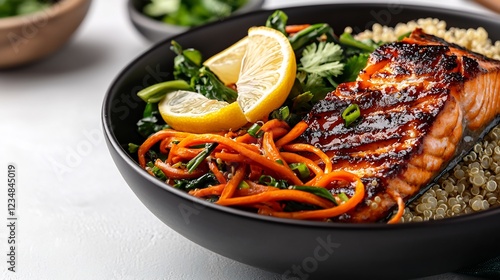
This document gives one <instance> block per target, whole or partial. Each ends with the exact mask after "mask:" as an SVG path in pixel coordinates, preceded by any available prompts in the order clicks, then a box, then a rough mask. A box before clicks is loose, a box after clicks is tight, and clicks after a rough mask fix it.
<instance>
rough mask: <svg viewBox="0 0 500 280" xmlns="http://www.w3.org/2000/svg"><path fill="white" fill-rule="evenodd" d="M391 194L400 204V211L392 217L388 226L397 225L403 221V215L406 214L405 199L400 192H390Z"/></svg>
mask: <svg viewBox="0 0 500 280" xmlns="http://www.w3.org/2000/svg"><path fill="white" fill-rule="evenodd" d="M389 194H390V195H391V196H392V197H393V198H394V199H396V202H397V204H398V211H397V212H396V214H395V215H394V216H392V217H391V219H390V220H389V221H387V223H388V224H397V223H399V221H400V220H401V217H403V214H404V213H405V207H406V206H405V202H404V201H403V198H402V197H401V195H400V194H399V193H398V192H395V191H394V192H389Z"/></svg>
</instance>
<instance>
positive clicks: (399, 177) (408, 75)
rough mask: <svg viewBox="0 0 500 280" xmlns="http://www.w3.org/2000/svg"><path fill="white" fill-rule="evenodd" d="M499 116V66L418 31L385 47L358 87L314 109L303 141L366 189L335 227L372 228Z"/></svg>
mask: <svg viewBox="0 0 500 280" xmlns="http://www.w3.org/2000/svg"><path fill="white" fill-rule="evenodd" d="M351 104H357V105H358V107H359V108H360V111H361V117H360V118H359V119H358V120H357V122H356V123H355V124H352V125H349V126H346V125H345V123H344V120H343V119H342V112H343V111H344V110H345V109H346V108H347V107H348V106H349V105H351ZM499 114H500V61H497V60H493V59H490V58H487V57H484V56H482V55H480V54H477V53H473V52H471V51H468V50H466V49H464V48H462V47H460V46H457V45H454V44H451V43H448V42H446V41H444V40H442V39H440V38H438V37H435V36H432V35H428V34H425V33H424V32H423V31H422V30H421V29H415V30H414V31H413V32H412V34H411V35H410V36H409V37H408V38H405V39H403V40H402V41H399V42H393V43H388V44H385V45H383V46H380V47H379V48H378V49H377V50H375V51H374V52H373V53H372V54H371V56H370V58H369V60H368V63H367V66H366V67H365V68H364V69H363V70H362V71H361V72H360V74H359V76H358V78H357V80H356V81H354V82H348V83H344V84H341V85H339V86H338V87H337V89H336V90H335V91H333V92H331V93H329V94H328V95H327V96H326V98H325V99H324V100H322V101H320V102H319V103H317V104H316V105H315V106H314V107H313V109H312V110H311V112H310V113H309V114H308V115H307V116H306V117H305V119H304V120H305V121H306V122H307V124H308V126H309V127H308V129H307V130H306V131H305V132H304V134H303V135H302V136H301V138H300V141H303V142H307V143H311V144H313V145H315V146H316V147H318V148H320V149H322V150H323V151H324V152H326V153H327V154H328V155H329V157H331V159H332V162H333V164H334V169H335V170H346V171H350V172H353V173H355V174H357V175H359V176H361V177H362V179H363V181H364V182H365V186H366V194H365V199H364V201H363V202H362V203H360V204H359V205H358V206H357V207H356V208H355V209H354V210H351V211H350V212H349V213H347V214H344V215H342V216H340V217H338V218H336V220H338V221H340V222H353V223H363V222H374V221H380V220H383V219H384V218H386V217H387V216H388V215H389V214H390V213H391V212H392V210H393V209H394V208H395V206H396V202H397V199H398V198H402V199H403V200H404V201H408V200H410V199H412V198H413V197H415V196H416V195H417V194H418V193H419V192H421V191H422V189H424V188H425V187H426V186H427V185H428V184H429V183H430V182H431V181H432V180H433V179H434V178H436V176H438V175H439V174H440V173H441V172H442V171H443V170H444V169H445V168H446V166H447V165H448V164H449V163H450V162H451V161H452V160H454V159H456V158H457V157H459V156H461V155H463V153H461V152H463V150H464V145H465V146H467V145H468V146H471V145H472V144H473V143H474V142H476V141H478V140H479V138H480V136H481V134H482V133H483V131H484V130H485V129H486V128H487V127H489V126H491V124H492V123H493V122H496V121H497V120H498V115H499ZM336 191H338V192H346V191H348V190H345V189H338V190H336ZM374 202H375V204H374ZM374 205H375V207H374Z"/></svg>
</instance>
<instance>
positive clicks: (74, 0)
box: [0, 0, 92, 29]
mask: <svg viewBox="0 0 500 280" xmlns="http://www.w3.org/2000/svg"><path fill="white" fill-rule="evenodd" d="M91 2H92V0H59V1H58V2H56V3H54V4H52V5H50V6H49V7H47V8H45V9H42V10H39V11H36V12H33V13H29V14H24V15H16V16H10V17H5V18H0V29H8V28H15V27H19V26H23V25H26V24H27V23H33V22H37V21H47V20H49V19H51V18H55V17H57V16H59V15H62V14H65V13H67V12H69V11H71V10H73V9H75V8H77V7H79V6H81V5H86V4H90V3H91Z"/></svg>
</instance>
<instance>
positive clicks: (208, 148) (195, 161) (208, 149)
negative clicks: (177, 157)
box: [186, 143, 219, 173]
mask: <svg viewBox="0 0 500 280" xmlns="http://www.w3.org/2000/svg"><path fill="white" fill-rule="evenodd" d="M217 145H219V143H209V144H206V145H205V149H204V150H203V151H201V152H200V153H199V154H197V155H196V156H195V157H194V158H192V159H191V160H190V161H189V162H188V163H187V165H186V168H187V169H188V172H189V173H191V172H193V171H194V170H195V169H196V168H197V167H198V165H200V164H201V163H202V162H203V161H204V160H205V159H206V158H207V157H208V156H209V155H210V154H211V153H212V152H213V151H214V150H215V147H217Z"/></svg>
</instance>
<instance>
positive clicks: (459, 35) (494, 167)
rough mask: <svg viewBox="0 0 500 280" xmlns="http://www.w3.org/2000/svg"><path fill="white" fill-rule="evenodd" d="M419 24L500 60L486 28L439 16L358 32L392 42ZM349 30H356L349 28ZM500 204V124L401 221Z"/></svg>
mask: <svg viewBox="0 0 500 280" xmlns="http://www.w3.org/2000/svg"><path fill="white" fill-rule="evenodd" d="M416 27H420V28H422V30H423V31H424V32H426V33H428V34H432V35H435V36H438V37H441V38H443V39H444V40H446V41H448V42H450V43H455V44H457V45H460V46H462V47H465V48H467V49H469V50H471V51H474V52H477V53H480V54H483V55H485V56H487V57H490V58H494V59H499V60H500V41H496V42H494V43H493V42H492V41H491V40H490V39H489V38H488V33H487V32H486V30H485V29H484V28H482V27H479V28H477V29H473V28H469V29H460V28H455V27H450V28H447V26H446V22H445V21H443V20H439V19H436V18H422V19H418V20H415V21H410V22H407V23H399V24H397V25H396V26H395V27H387V26H382V25H380V24H375V25H373V27H372V29H371V30H366V31H364V32H362V33H359V34H357V35H356V38H357V39H373V40H374V41H376V42H377V41H383V42H392V41H396V40H397V38H398V37H399V36H401V35H404V34H406V33H408V32H411V31H413V30H414V29H415V28H416ZM345 31H346V32H352V28H350V27H347V28H346V30H345ZM499 205H500V125H497V126H496V127H495V128H493V129H492V130H491V131H490V133H488V134H487V135H486V136H485V137H484V139H483V140H482V141H480V142H478V143H477V144H476V145H475V146H474V148H473V150H472V151H471V152H469V154H467V155H466V156H465V157H464V158H463V159H462V160H461V161H460V162H459V164H458V165H457V166H455V167H454V168H453V169H452V170H450V171H449V172H448V173H446V174H444V176H442V177H441V178H440V179H439V180H438V181H437V183H436V184H434V185H433V186H432V187H431V188H430V189H429V190H428V191H427V192H426V193H424V194H423V195H422V196H421V197H419V198H418V199H417V200H415V201H414V202H412V203H411V204H410V205H408V206H407V207H406V209H405V213H404V215H403V217H402V219H401V222H411V221H413V222H419V221H427V220H437V219H442V218H446V217H453V216H458V215H462V214H468V213H473V212H479V211H483V210H486V209H489V208H491V207H496V206H499Z"/></svg>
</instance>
